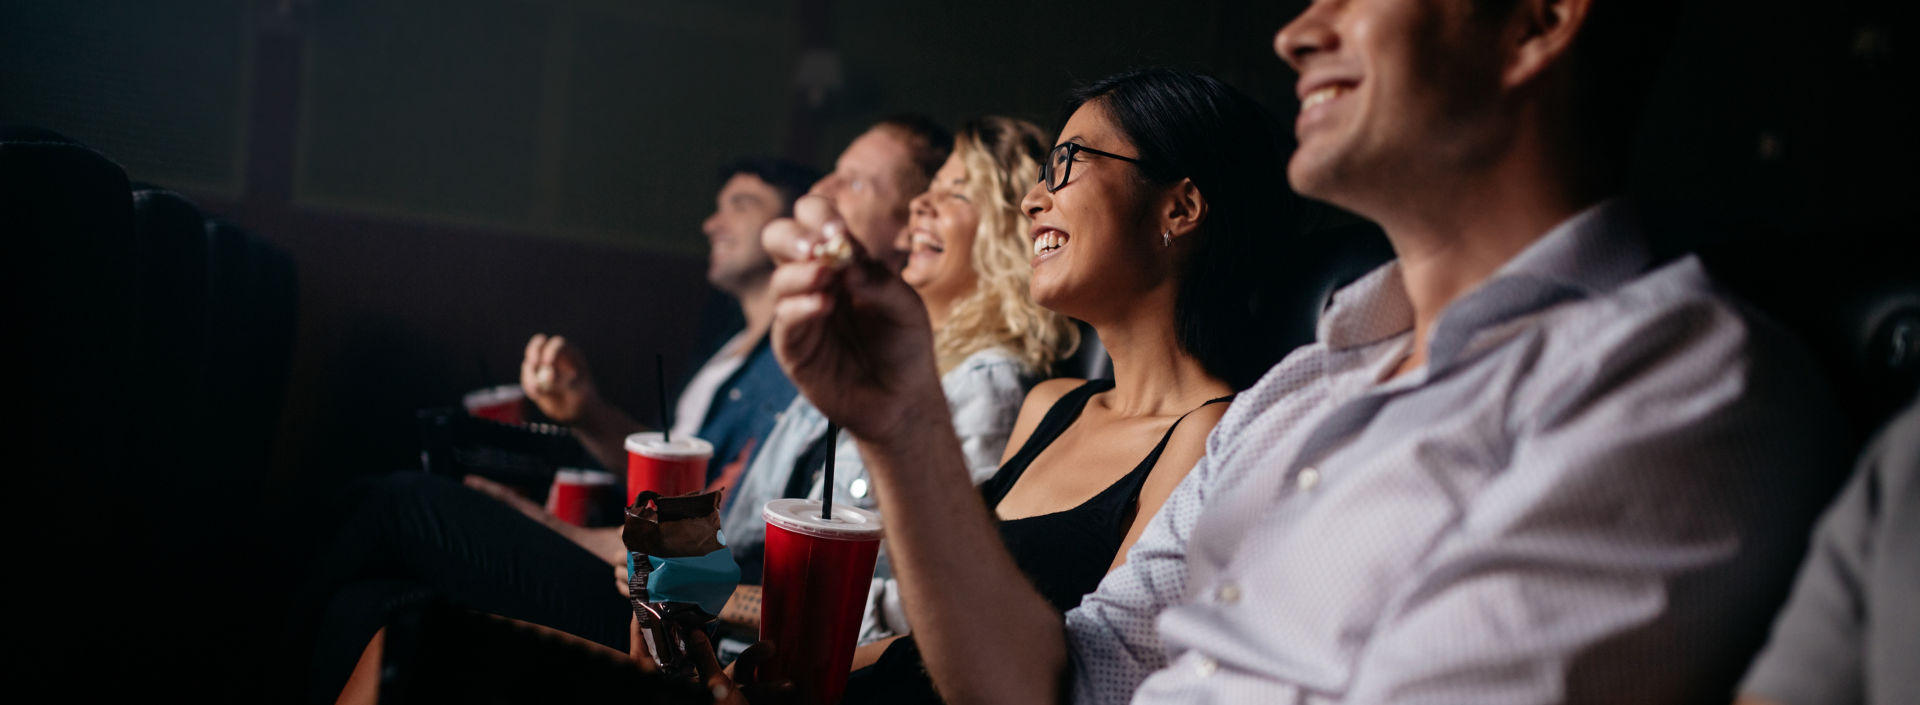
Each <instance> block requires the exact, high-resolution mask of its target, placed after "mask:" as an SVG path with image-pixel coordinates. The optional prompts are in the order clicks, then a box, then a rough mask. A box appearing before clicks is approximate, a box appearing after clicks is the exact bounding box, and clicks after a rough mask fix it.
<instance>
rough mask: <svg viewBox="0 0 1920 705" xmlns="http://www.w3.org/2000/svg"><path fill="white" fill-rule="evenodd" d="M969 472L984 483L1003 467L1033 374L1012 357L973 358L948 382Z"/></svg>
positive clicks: (949, 405)
mask: <svg viewBox="0 0 1920 705" xmlns="http://www.w3.org/2000/svg"><path fill="white" fill-rule="evenodd" d="M941 387H942V390H943V391H945V392H946V395H947V408H948V409H950V410H951V411H952V415H953V433H954V435H955V436H957V437H958V438H959V439H960V452H961V454H962V455H964V456H965V457H966V462H967V474H968V475H970V476H971V477H972V480H973V484H975V485H978V484H980V483H982V482H986V481H987V479H988V478H991V477H993V475H994V473H995V472H998V471H999V469H1000V456H1001V454H1002V453H1003V452H1005V451H1006V449H1007V437H1008V436H1009V435H1012V433H1013V424H1014V422H1015V421H1016V420H1018V419H1019V417H1020V404H1021V402H1023V401H1025V399H1026V396H1027V387H1028V384H1027V376H1026V375H1024V374H1022V372H1021V367H1020V365H1019V363H1016V362H1014V361H1012V360H1008V359H987V360H978V359H972V360H969V361H968V362H967V363H966V366H964V367H962V368H960V369H958V370H956V371H955V373H954V374H950V375H949V376H948V378H947V379H945V380H943V381H942V385H941Z"/></svg>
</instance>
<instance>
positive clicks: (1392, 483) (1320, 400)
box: [1066, 202, 1838, 703]
mask: <svg viewBox="0 0 1920 705" xmlns="http://www.w3.org/2000/svg"><path fill="white" fill-rule="evenodd" d="M1630 210H1631V209H1630V208H1627V207H1625V206H1623V205H1621V204H1618V203H1612V202H1609V203H1606V204H1602V205H1599V206H1595V207H1594V208H1591V209H1589V210H1587V211H1585V212H1582V213H1581V214H1579V215H1578V216H1576V217H1574V218H1572V219H1570V220H1569V221H1567V222H1566V223H1563V224H1561V225H1560V226H1558V227H1556V228H1555V229H1554V230H1553V231H1552V232H1550V233H1548V234H1547V235H1546V236H1544V237H1543V238H1542V239H1541V240H1539V241H1537V242H1535V243H1534V244H1533V245H1531V246H1530V247H1529V248H1527V249H1526V250H1525V251H1523V252H1522V253H1521V254H1520V255H1519V256H1517V257H1516V258H1515V259H1513V260H1512V261H1510V262H1508V263H1507V265H1506V266H1504V267H1502V268H1501V269H1500V270H1499V271H1498V272H1497V273H1495V275H1494V276H1492V277H1491V278H1490V279H1489V280H1488V281H1487V282H1486V283H1484V284H1483V285H1482V286H1480V287H1478V288H1477V289H1475V290H1474V291H1472V292H1470V293H1468V294H1467V295H1465V296H1463V297H1461V298H1460V299H1459V300H1457V301H1455V302H1454V303H1453V304H1452V305H1450V306H1449V307H1448V308H1447V309H1446V311H1444V312H1443V314H1442V315H1441V316H1440V318H1439V320H1438V321H1437V323H1436V325H1435V327H1434V329H1433V334H1432V336H1431V340H1430V342H1429V347H1428V357H1427V364H1426V365H1425V366H1424V367H1423V368H1421V369H1417V370H1414V371H1412V372H1410V373H1407V374H1404V375H1401V376H1399V377H1397V378H1394V379H1391V380H1387V381H1382V380H1383V379H1385V378H1386V377H1387V376H1388V375H1389V374H1390V373H1391V371H1392V370H1393V369H1395V367H1396V366H1398V365H1399V364H1400V362H1401V361H1402V360H1403V359H1405V357H1406V356H1407V353H1408V347H1409V345H1410V341H1411V325H1412V311H1411V307H1410V304H1409V302H1408V301H1407V298H1406V295H1405V292H1404V290H1403V288H1402V285H1401V280H1400V271H1399V269H1398V266H1397V264H1388V265H1386V266H1384V267H1382V268H1381V269H1379V270H1376V271H1375V272H1373V273H1371V274H1369V275H1368V276H1366V277H1364V278H1363V279H1361V280H1360V281H1358V282H1356V283H1354V284H1353V285H1351V286H1349V287H1347V288H1346V289H1344V290H1342V291H1341V292H1340V293H1339V294H1337V295H1336V296H1335V298H1334V300H1333V302H1332V304H1331V305H1330V307H1329V309H1328V311H1327V313H1326V314H1325V315H1324V316H1323V318H1322V320H1321V323H1320V327H1319V334H1318V341H1317V342H1316V343H1314V344H1312V345H1309V346H1307V347H1305V348H1302V349H1300V350H1298V351H1296V352H1294V353H1293V354H1292V355H1289V356H1288V357H1287V358H1286V359H1285V360H1284V361H1282V362H1281V363H1280V364H1279V365H1277V366H1276V367H1275V368H1274V369H1273V370H1272V371H1270V372H1269V373H1268V374H1267V375H1266V376H1265V377H1264V378H1262V379H1261V380H1260V382H1259V383H1258V384H1257V385H1256V386H1254V387H1253V388H1252V389H1250V390H1248V391H1247V392H1244V393H1242V394H1241V395H1240V396H1239V397H1238V398H1237V399H1236V400H1235V401H1234V403H1233V406H1232V408H1231V409H1229V410H1228V412H1227V414H1226V415H1225V417H1224V418H1222V419H1221V421H1220V423H1219V425H1218V426H1216V427H1215V428H1214V431H1213V433H1212V434H1211V435H1210V436H1209V437H1208V441H1207V455H1206V457H1205V458H1203V459H1202V460H1201V461H1200V463H1199V464H1198V465H1197V466H1196V467H1195V468H1194V470H1193V472H1192V473H1191V474H1190V475H1189V476H1188V477H1187V479H1186V480H1185V481H1184V482H1182V483H1181V485H1180V486H1179V488H1178V489H1176V490H1175V492H1174V493H1173V495H1172V496H1171V497H1170V498H1169V499H1168V500H1167V502H1166V505H1165V506H1164V507H1163V508H1162V509H1161V510H1160V513H1159V514H1158V515H1157V516H1155V517H1154V518H1153V519H1152V521H1151V522H1150V524H1149V525H1148V527H1147V529H1146V531H1145V533H1144V535H1143V536H1142V537H1141V538H1140V540H1139V541H1138V542H1137V544H1136V545H1135V546H1134V547H1133V549H1132V551H1131V552H1130V553H1129V554H1128V556H1127V562H1126V564H1125V565H1123V566H1122V567H1121V568H1120V569H1118V570H1116V571H1114V572H1113V573H1112V574H1109V575H1108V576H1107V578H1106V580H1105V581H1104V582H1102V583H1101V585H1100V588H1099V590H1098V591H1096V592H1095V593H1093V594H1092V595H1089V596H1088V597H1087V599H1086V600H1085V602H1084V603H1082V604H1081V606H1080V607H1078V608H1076V609H1074V610H1073V611H1071V612H1069V613H1068V614H1067V615H1066V625H1067V633H1068V637H1069V640H1070V642H1071V646H1072V650H1071V653H1072V658H1073V661H1074V678H1073V681H1072V682H1073V688H1074V696H1075V700H1076V701H1077V702H1080V703H1120V702H1126V701H1128V700H1130V699H1131V700H1132V701H1133V702H1136V703H1278V702H1284V703H1320V702H1353V703H1378V702H1474V703H1552V702H1590V701H1606V702H1634V703H1651V702H1674V701H1684V700H1687V699H1691V698H1698V697H1703V696H1704V697H1706V698H1708V699H1713V698H1715V697H1718V698H1719V699H1720V700H1721V701H1722V702H1724V701H1725V700H1726V697H1725V691H1719V692H1715V691H1714V688H1715V687H1725V686H1727V685H1730V684H1731V679H1732V678H1734V677H1736V676H1737V675H1738V672H1739V668H1740V662H1741V661H1742V660H1743V659H1744V658H1745V657H1746V656H1747V655H1748V654H1749V653H1751V651H1750V649H1751V648H1752V647H1753V646H1756V645H1757V642H1756V641H1754V640H1755V639H1757V638H1758V637H1759V636H1760V634H1759V633H1757V632H1756V630H1755V626H1756V625H1757V626H1758V627H1760V628H1764V625H1765V624H1766V621H1767V618H1766V613H1767V612H1768V611H1769V610H1770V609H1771V608H1772V607H1773V606H1774V605H1775V604H1777V602H1776V601H1777V600H1778V599H1779V591H1780V589H1781V588H1782V586H1784V584H1785V581H1786V580H1787V579H1788V578H1789V577H1790V574H1791V571H1792V568H1793V563H1794V561H1795V559H1796V558H1797V556H1798V552H1797V551H1798V548H1797V547H1798V546H1799V545H1801V544H1802V543H1803V542H1804V531H1805V528H1806V526H1807V521H1808V520H1810V518H1811V516H1812V513H1813V512H1814V511H1815V510H1817V508H1818V506H1819V504H1820V503H1821V501H1822V500H1823V499H1824V495H1822V494H1821V493H1820V492H1819V491H1818V489H1817V488H1819V487H1821V484H1820V483H1819V481H1818V480H1814V479H1812V478H1814V477H1815V476H1816V475H1817V474H1819V473H1822V472H1827V471H1830V470H1831V469H1832V468H1828V467H1822V465H1823V464H1824V463H1826V462H1828V461H1829V460H1831V459H1833V458H1836V457H1838V456H1837V455H1835V454H1834V453H1833V451H1834V450H1837V443H1835V441H1836V439H1837V438H1838V436H1837V434H1836V433H1835V432H1834V428H1835V427H1834V426H1833V425H1832V424H1831V423H1830V421H1831V420H1832V419H1833V416H1834V415H1833V413H1832V412H1831V409H1830V406H1828V404H1829V402H1828V401H1827V397H1826V395H1825V392H1824V389H1823V388H1822V387H1821V385H1820V382H1819V378H1818V375H1817V374H1816V373H1815V372H1814V371H1813V368H1812V366H1811V364H1810V363H1809V362H1808V361H1807V360H1806V359H1805V357H1804V356H1803V355H1802V354H1801V353H1800V350H1799V349H1798V348H1797V347H1796V346H1794V345H1793V344H1792V343H1791V342H1790V341H1788V340H1787V339H1785V337H1784V336H1783V335H1782V334H1781V333H1779V332H1777V331H1775V330H1774V329H1773V328H1772V327H1770V326H1769V325H1767V324H1765V323H1761V322H1758V321H1756V320H1755V319H1754V318H1753V317H1751V316H1750V315H1749V314H1748V313H1747V312H1745V311H1744V310H1743V309H1742V308H1741V307H1740V306H1739V305H1738V304H1735V303H1732V302H1729V301H1728V300H1726V299H1724V298H1722V297H1720V296H1719V295H1717V294H1715V293H1714V291H1713V286H1712V284H1711V282H1710V281H1709V280H1708V278H1707V277H1706V275H1705V273H1704V272H1703V271H1702V270H1701V268H1700V265H1699V263H1698V262H1697V261H1695V260H1693V259H1691V258H1685V259H1681V260H1678V261H1676V262H1673V263H1671V264H1667V265H1665V266H1661V267H1658V268H1657V269H1652V270H1651V271H1649V268H1650V267H1651V266H1652V259H1651V257H1650V256H1649V255H1648V254H1647V251H1646V249H1645V247H1644V245H1643V244H1642V242H1643V240H1642V238H1641V237H1640V236H1639V234H1638V231H1637V229H1635V227H1634V225H1633V223H1632V218H1631V213H1630ZM1810 487H1811V488H1816V489H1813V490H1809V489H1807V488H1810ZM1136 689H1137V692H1136Z"/></svg>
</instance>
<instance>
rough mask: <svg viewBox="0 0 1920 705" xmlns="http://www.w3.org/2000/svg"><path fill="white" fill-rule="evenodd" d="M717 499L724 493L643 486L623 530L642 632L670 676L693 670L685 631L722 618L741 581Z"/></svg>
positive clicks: (689, 673) (630, 586) (630, 590)
mask: <svg viewBox="0 0 1920 705" xmlns="http://www.w3.org/2000/svg"><path fill="white" fill-rule="evenodd" d="M720 498H721V495H720V493H719V492H704V493H699V494H690V495H684V496H680V497H662V496H660V495H659V493H656V492H651V491H648V492H641V493H640V495H639V496H638V497H636V498H634V502H633V506H630V507H628V508H627V518H626V525H625V526H624V527H623V528H622V529H621V532H620V538H621V540H622V541H623V542H624V543H626V546H627V595H628V597H629V599H630V600H631V601H632V602H633V614H634V617H635V618H636V619H638V620H639V624H640V636H641V638H642V639H644V640H645V641H646V645H647V650H648V651H649V652H650V653H652V654H653V657H654V660H655V661H657V662H659V664H660V668H661V670H662V671H664V672H666V673H668V674H671V675H675V676H684V677H688V678H691V677H693V676H694V674H695V668H694V664H693V661H692V659H691V658H690V657H689V656H688V652H687V649H688V647H689V645H690V641H689V640H688V637H689V636H690V635H691V634H692V630H695V629H705V628H706V626H707V624H708V623H710V622H712V621H713V620H714V619H715V618H717V616H718V615H719V613H720V609H721V608H722V607H724V606H725V605H726V604H727V599H728V598H729V597H731V596H732V594H733V588H734V586H736V585H737V584H739V582H740V567H739V566H738V565H737V564H735V563H734V561H733V554H732V552H731V551H728V550H727V545H726V538H725V537H724V536H722V535H721V533H720Z"/></svg>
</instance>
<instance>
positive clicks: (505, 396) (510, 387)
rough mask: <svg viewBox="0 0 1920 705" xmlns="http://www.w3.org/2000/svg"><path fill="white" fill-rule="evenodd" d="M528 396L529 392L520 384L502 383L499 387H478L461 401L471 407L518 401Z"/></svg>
mask: <svg viewBox="0 0 1920 705" xmlns="http://www.w3.org/2000/svg"><path fill="white" fill-rule="evenodd" d="M526 396H527V393H526V392H524V391H521V389H520V385H518V384H502V385H500V386H498V387H488V388H486V389H476V390H474V391H471V392H467V395H466V396H464V397H461V398H460V401H461V403H463V404H465V405H466V406H468V407H469V408H471V407H475V406H492V405H494V404H498V403H500V402H505V401H518V400H520V399H524V398H526Z"/></svg>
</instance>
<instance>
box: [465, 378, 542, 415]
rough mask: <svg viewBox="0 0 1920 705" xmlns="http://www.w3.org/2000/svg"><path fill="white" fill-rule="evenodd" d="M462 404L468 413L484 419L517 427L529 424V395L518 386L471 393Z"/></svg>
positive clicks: (511, 385)
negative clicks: (527, 404)
mask: <svg viewBox="0 0 1920 705" xmlns="http://www.w3.org/2000/svg"><path fill="white" fill-rule="evenodd" d="M460 403H461V405H463V406H465V407H467V413H469V414H472V415H474V416H478V417H480V418H483V419H490V420H493V421H498V422H500V423H510V424H516V425H518V424H524V423H526V422H527V415H526V403H527V393H526V392H525V391H522V390H521V389H520V385H517V384H503V385H500V386H498V387H490V388H487V389H481V390H478V391H474V392H469V393H468V394H467V395H466V396H465V397H462V398H461V399H460Z"/></svg>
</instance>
